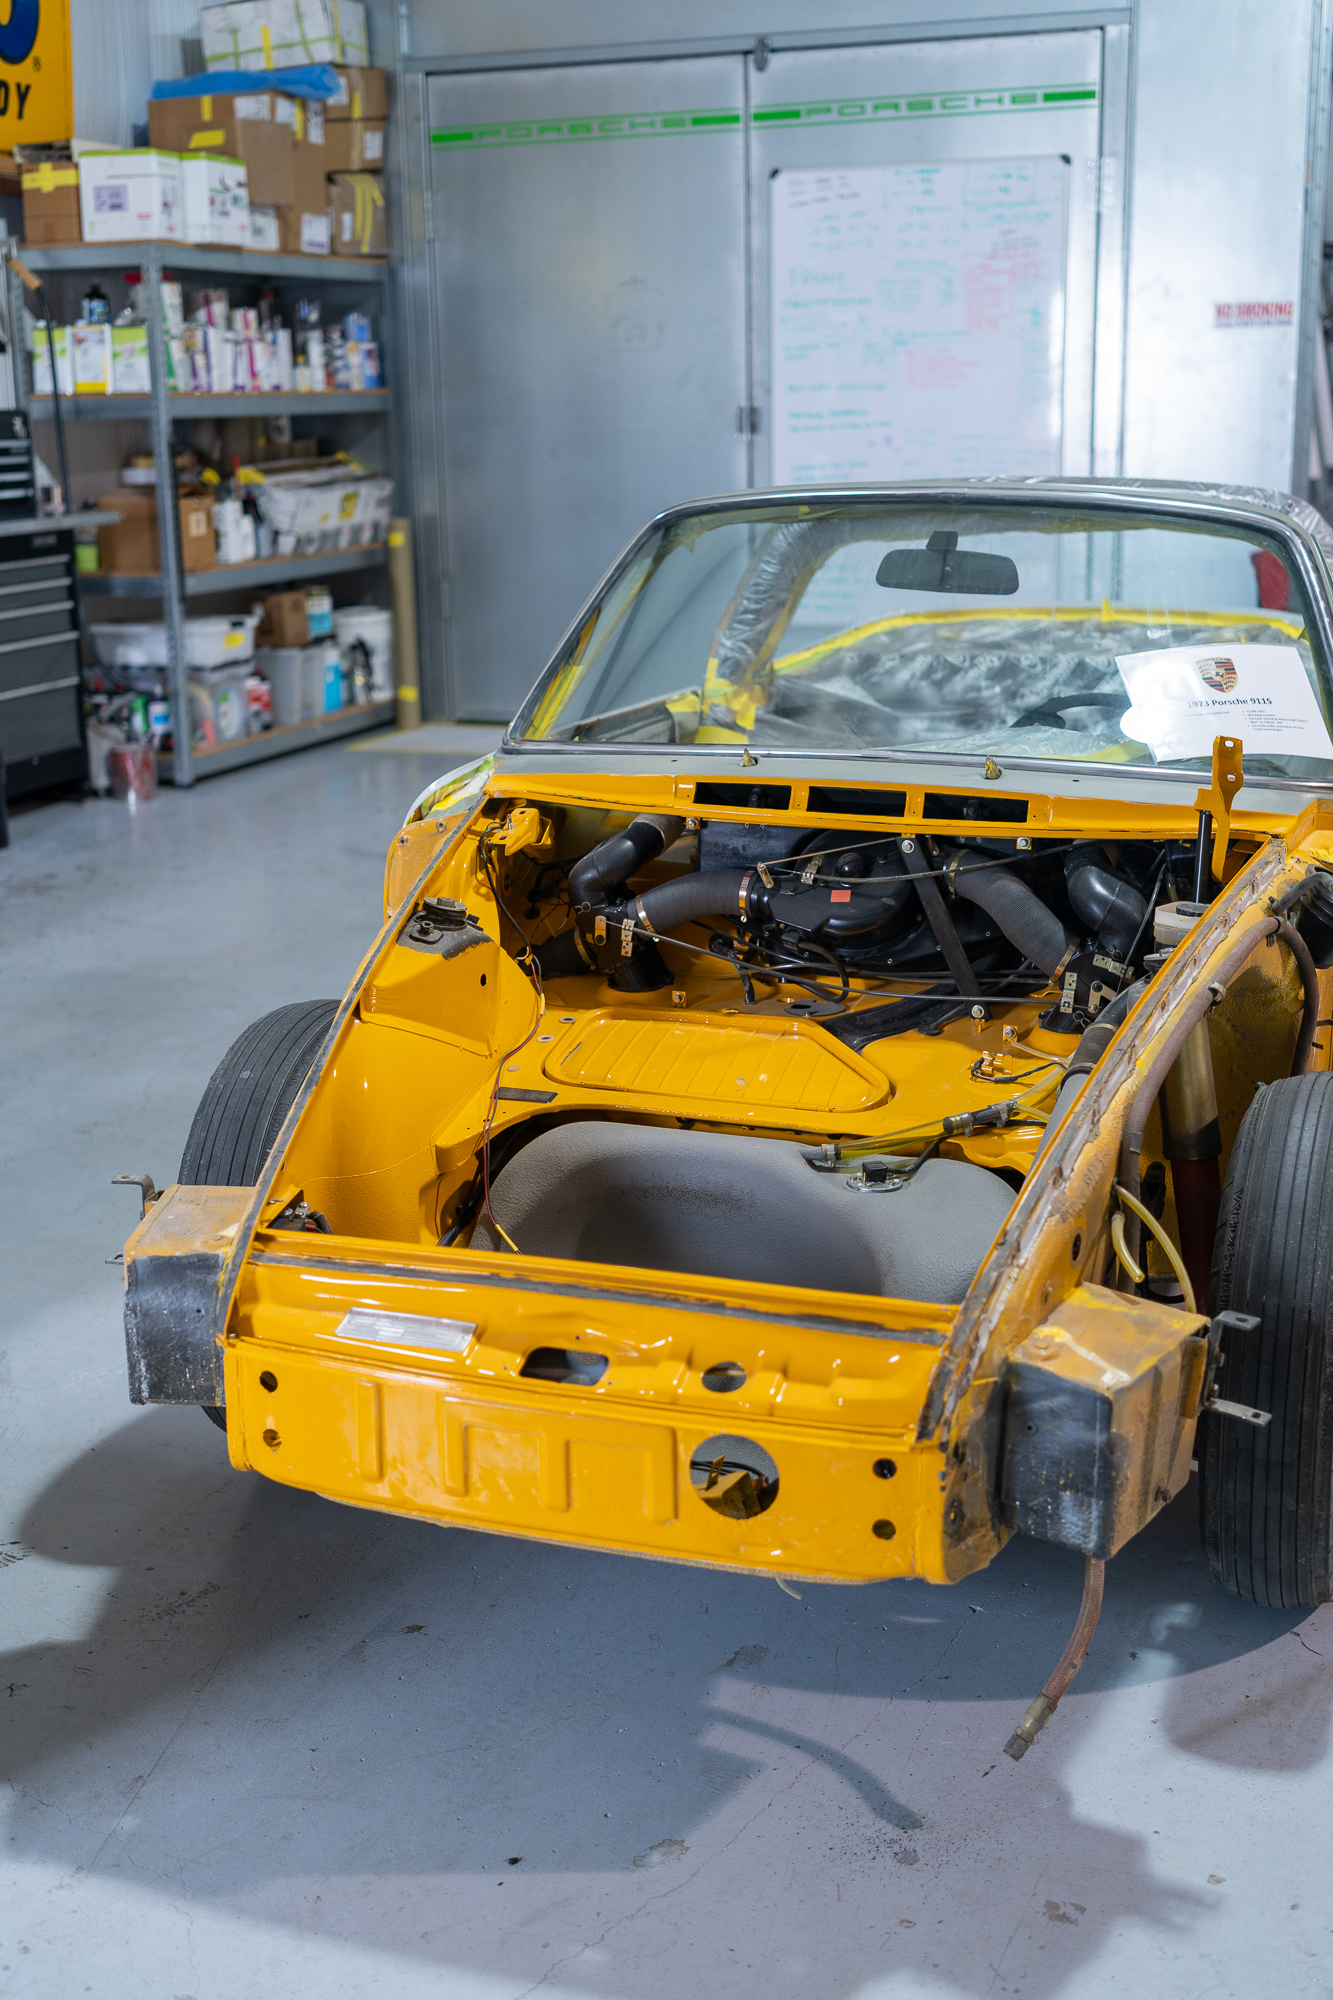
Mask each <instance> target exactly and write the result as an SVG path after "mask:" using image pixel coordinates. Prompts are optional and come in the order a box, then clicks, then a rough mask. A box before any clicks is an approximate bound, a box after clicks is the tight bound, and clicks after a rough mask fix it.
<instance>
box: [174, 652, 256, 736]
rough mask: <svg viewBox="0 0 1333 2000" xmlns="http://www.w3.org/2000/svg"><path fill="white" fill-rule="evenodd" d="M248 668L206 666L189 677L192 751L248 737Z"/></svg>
mask: <svg viewBox="0 0 1333 2000" xmlns="http://www.w3.org/2000/svg"><path fill="white" fill-rule="evenodd" d="M249 672H250V670H249V668H248V667H245V666H242V667H206V668H203V669H201V670H200V671H198V672H195V673H192V674H191V675H190V683H189V684H190V734H191V738H192V740H193V743H194V747H195V749H196V750H211V749H212V748H213V747H214V745H215V744H218V743H237V742H239V741H240V740H241V738H242V737H244V736H248V735H249V734H250V696H249V692H248V690H247V688H246V685H245V683H246V681H247V679H248V678H249Z"/></svg>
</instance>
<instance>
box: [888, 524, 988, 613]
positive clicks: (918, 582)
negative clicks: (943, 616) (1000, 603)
mask: <svg viewBox="0 0 1333 2000" xmlns="http://www.w3.org/2000/svg"><path fill="white" fill-rule="evenodd" d="M875 581H876V583H882V584H883V586H884V588H885V589H886V590H937V591H942V592H945V591H952V592H955V593H961V594H964V595H966V596H970V597H1012V596H1013V594H1014V592H1015V591H1016V590H1017V589H1018V571H1017V569H1016V568H1015V567H1014V564H1013V563H1012V562H1011V561H1010V559H1009V557H1008V556H983V555H976V554H974V553H973V552H972V551H971V550H969V549H960V548H959V546H958V537H957V535H955V534H950V533H948V532H946V531H944V530H941V531H940V532H939V533H938V534H934V535H932V536H931V538H930V540H929V541H928V542H927V543H926V546H925V548H924V549H891V550H890V551H889V553H888V555H886V556H885V558H884V560H883V562H882V563H881V564H880V566H879V568H878V569H877V570H876V571H875Z"/></svg>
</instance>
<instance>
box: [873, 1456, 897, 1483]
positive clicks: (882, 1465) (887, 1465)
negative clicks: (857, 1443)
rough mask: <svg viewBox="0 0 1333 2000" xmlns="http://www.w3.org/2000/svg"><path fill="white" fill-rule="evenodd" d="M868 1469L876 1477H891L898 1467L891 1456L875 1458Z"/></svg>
mask: <svg viewBox="0 0 1333 2000" xmlns="http://www.w3.org/2000/svg"><path fill="white" fill-rule="evenodd" d="M870 1470H871V1471H872V1472H873V1473H874V1475H875V1477H876V1479H892V1477H893V1475H894V1473H895V1472H896V1471H897V1470H898V1468H897V1466H896V1465H895V1464H894V1462H893V1460H892V1459H891V1458H877V1459H876V1460H875V1463H874V1464H873V1465H872V1466H871V1468H870Z"/></svg>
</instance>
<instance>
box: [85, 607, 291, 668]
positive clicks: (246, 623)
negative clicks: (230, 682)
mask: <svg viewBox="0 0 1333 2000" xmlns="http://www.w3.org/2000/svg"><path fill="white" fill-rule="evenodd" d="M261 616H262V613H260V612H258V611H246V612H242V613H241V614H240V615H239V616H238V617H235V618H223V617H214V618H187V619H186V620H185V664H186V666H187V667H190V668H196V667H235V666H241V665H243V664H244V663H246V662H248V661H249V660H251V659H253V658H254V651H255V630H256V628H257V626H258V624H259V620H260V617H261ZM92 633H93V637H94V639H96V641H97V650H98V652H99V653H100V654H101V655H102V658H103V659H104V660H105V661H106V663H107V665H108V666H109V667H165V666H166V664H167V628H166V626H165V625H161V624H131V623H129V622H125V623H118V624H115V625H94V626H93V628H92Z"/></svg>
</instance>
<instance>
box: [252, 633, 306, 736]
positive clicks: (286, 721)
mask: <svg viewBox="0 0 1333 2000" xmlns="http://www.w3.org/2000/svg"><path fill="white" fill-rule="evenodd" d="M306 651H307V648H306V647H304V646H261V647H260V649H259V653H258V655H257V658H256V664H257V665H258V667H259V670H260V672H261V673H263V674H265V675H266V676H267V677H268V684H269V686H270V687H271V688H272V690H273V727H274V728H275V729H290V728H292V727H293V725H294V724H296V723H298V722H300V721H301V720H302V708H301V693H302V687H303V684H304V672H305V668H304V658H305V653H306Z"/></svg>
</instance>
